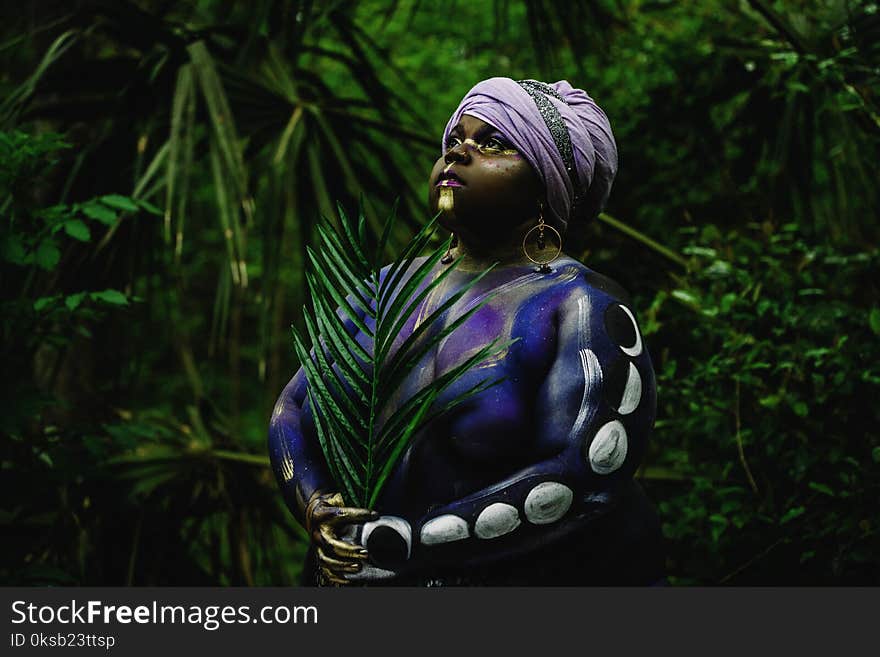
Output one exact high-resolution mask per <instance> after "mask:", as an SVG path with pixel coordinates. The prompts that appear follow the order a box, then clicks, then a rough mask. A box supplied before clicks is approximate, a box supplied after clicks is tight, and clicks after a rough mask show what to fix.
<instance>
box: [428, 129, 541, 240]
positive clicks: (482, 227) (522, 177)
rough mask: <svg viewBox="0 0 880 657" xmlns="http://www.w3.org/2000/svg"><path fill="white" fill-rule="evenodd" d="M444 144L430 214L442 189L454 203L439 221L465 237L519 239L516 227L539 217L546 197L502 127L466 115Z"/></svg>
mask: <svg viewBox="0 0 880 657" xmlns="http://www.w3.org/2000/svg"><path fill="white" fill-rule="evenodd" d="M446 148H447V151H446V153H445V154H444V155H443V156H442V157H440V158H439V159H438V160H437V162H436V163H435V164H434V168H433V170H432V171H431V176H430V178H429V181H428V203H429V206H430V208H431V212H432V213H436V212H437V209H438V202H439V199H440V193H441V190H442V189H443V188H448V189H449V190H451V192H452V195H453V207H452V209H451V210H449V211H445V212H443V214H442V215H441V217H440V224H441V225H442V226H443V227H444V228H446V229H447V230H450V231H452V232H454V233H456V234H457V235H459V236H461V237H462V238H463V239H465V241H468V240H473V241H476V242H477V243H481V242H482V243H487V242H486V241H487V240H488V243H494V242H498V241H499V240H500V239H504V238H507V237H514V238H516V239H519V238H520V236H518V235H512V232H513V229H516V228H518V227H521V226H522V225H523V224H524V223H526V222H528V221H529V220H530V219H533V218H535V217H537V214H538V209H537V208H538V199H539V197H541V196H543V190H542V189H541V185H540V182H539V181H538V177H537V176H536V175H535V173H534V172H533V171H532V167H531V166H530V165H529V163H528V162H527V161H526V159H525V158H524V157H523V156H522V155H521V154H520V153H519V152H517V151H516V149H515V148H514V147H513V145H511V143H510V142H509V141H508V140H507V138H506V137H505V136H504V135H503V134H502V133H501V132H500V131H498V130H496V129H495V128H494V127H493V126H491V125H489V124H488V123H486V122H485V121H482V120H481V119H478V118H475V117H473V116H470V115H467V114H465V115H463V116H462V117H461V121H459V123H458V125H457V126H455V127H454V128H453V129H452V131H451V132H450V133H449V137H448V139H447V143H446ZM446 193H448V192H446Z"/></svg>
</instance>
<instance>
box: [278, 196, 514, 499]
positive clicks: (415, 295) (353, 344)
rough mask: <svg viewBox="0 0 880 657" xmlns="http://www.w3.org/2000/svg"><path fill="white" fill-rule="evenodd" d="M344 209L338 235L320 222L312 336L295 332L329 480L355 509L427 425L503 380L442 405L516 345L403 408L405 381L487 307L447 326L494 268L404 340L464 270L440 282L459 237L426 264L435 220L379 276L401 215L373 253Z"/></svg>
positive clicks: (452, 375)
mask: <svg viewBox="0 0 880 657" xmlns="http://www.w3.org/2000/svg"><path fill="white" fill-rule="evenodd" d="M338 210H339V219H340V221H339V224H340V227H339V228H336V227H335V226H334V225H333V224H332V223H331V222H330V221H329V220H328V219H326V218H322V221H321V222H320V223H319V225H318V233H319V235H320V236H321V244H322V248H321V249H320V250H314V249H311V248H310V249H308V257H309V260H310V266H311V267H310V271H309V272H308V273H307V274H306V281H307V283H308V286H309V292H310V294H311V300H312V305H311V308H308V307H306V308H304V309H303V314H304V323H305V334H302V333H301V332H299V331H297V330H296V329H294V346H295V349H296V353H297V356H298V358H299V360H300V362H301V363H302V366H303V368H304V369H305V372H306V377H307V379H308V382H309V390H308V395H309V403H310V404H311V405H312V408H313V410H314V413H313V414H314V418H315V429H316V433H317V436H318V442H319V443H320V445H321V449H322V450H323V452H324V456H325V458H326V460H327V464H328V466H329V468H330V472H331V474H332V476H333V478H334V479H335V480H336V483H337V484H338V485H339V487H340V488H341V490H342V491H343V494H344V496H345V497H346V499H347V500H348V502H349V503H352V504H357V505H359V506H363V507H368V508H371V507H373V505H374V504H375V503H376V500H377V499H378V496H379V493H380V491H381V489H382V486H383V485H384V484H385V482H386V481H387V479H388V477H389V476H390V475H391V472H392V471H393V468H394V466H395V464H396V463H397V462H398V460H399V459H400V457H401V456H402V454H403V453H404V451H405V450H406V448H407V446H408V445H410V443H411V441H412V440H413V438H414V437H415V436H416V434H418V432H419V431H420V430H421V429H422V428H423V427H425V426H426V425H427V423H429V422H431V421H433V420H435V419H436V418H437V417H438V416H440V415H442V414H443V413H445V412H447V411H449V410H450V409H452V408H453V407H455V406H457V405H459V404H461V403H463V402H464V401H466V400H467V399H469V398H471V397H473V396H474V395H476V394H479V393H480V392H482V391H484V390H486V389H487V388H489V387H491V386H493V385H495V384H496V383H498V382H499V381H500V380H499V379H496V380H483V381H480V382H479V383H477V384H476V385H473V386H471V387H470V388H468V389H467V390H465V391H464V392H461V393H460V394H458V395H456V396H454V397H453V398H452V399H450V400H444V401H443V403H442V404H438V403H437V402H438V399H439V398H440V395H441V394H442V393H443V392H444V391H445V390H446V389H447V388H449V386H451V385H452V384H453V383H455V382H456V381H457V380H459V379H460V378H461V377H462V376H463V375H464V374H465V373H466V372H467V371H469V370H470V369H471V368H473V367H475V366H476V365H478V364H479V363H481V362H483V361H485V360H486V359H487V358H490V357H492V356H494V355H497V354H498V353H500V352H501V351H502V350H504V349H506V348H507V347H509V346H510V342H509V341H501V340H494V341H492V342H490V343H488V344H486V345H485V346H483V347H482V348H481V349H479V350H477V351H476V352H475V353H474V354H473V355H471V356H470V357H468V358H466V359H465V360H464V361H462V362H461V363H458V364H457V365H456V366H455V367H453V368H451V369H449V370H448V371H446V372H444V373H443V374H442V375H441V376H439V377H437V378H436V379H435V380H434V381H433V382H431V383H430V384H429V385H427V386H425V387H424V388H422V389H420V390H417V391H416V392H415V393H414V394H413V395H412V396H410V397H409V398H408V399H405V400H404V401H402V402H400V401H399V400H398V395H397V393H398V390H399V389H400V386H401V385H402V384H403V382H404V380H405V379H406V376H407V375H408V374H409V373H410V372H411V371H412V370H413V368H414V367H416V366H417V364H418V363H419V362H420V361H421V360H422V359H423V358H424V357H425V356H427V355H428V354H429V353H430V352H431V350H433V349H435V348H436V347H437V346H438V345H439V344H440V342H441V341H442V340H444V339H445V338H446V337H447V336H448V335H450V334H451V333H452V332H453V331H455V330H456V329H457V328H458V327H459V326H461V325H462V324H464V322H465V321H467V319H468V318H470V317H471V316H472V315H473V314H474V313H476V312H477V311H478V310H479V309H480V308H481V307H482V306H483V305H484V304H485V303H486V301H488V299H486V300H484V301H483V302H482V303H480V304H476V305H474V307H473V308H470V309H469V310H468V311H467V312H465V313H463V314H461V315H460V316H458V317H456V318H455V319H453V320H452V321H448V322H444V319H445V318H446V317H447V315H448V312H449V310H450V309H451V308H452V307H453V306H454V305H455V304H456V302H458V301H459V300H460V299H461V298H462V296H464V294H466V293H467V292H468V290H470V289H471V288H472V287H473V286H474V285H475V284H476V283H477V282H479V280H480V279H482V277H483V276H485V274H487V273H488V272H489V271H490V270H491V267H490V268H489V269H487V270H486V271H484V272H482V273H481V274H479V275H478V276H475V277H474V278H473V279H472V280H471V281H470V282H468V283H467V284H466V285H463V286H462V287H461V288H460V289H458V290H457V291H456V292H455V293H454V294H453V295H452V296H450V297H449V299H447V300H446V301H444V302H443V303H442V304H441V305H440V306H439V307H438V308H436V309H434V310H432V311H431V312H430V313H428V314H427V315H426V317H425V319H424V320H423V321H422V322H421V323H420V324H419V326H418V327H417V328H416V329H415V330H413V332H412V333H411V334H410V335H408V336H407V337H406V338H405V339H402V340H401V339H400V336H401V332H402V330H403V328H404V326H405V324H406V322H407V320H408V319H410V318H411V317H412V316H413V315H414V314H415V313H416V312H418V311H419V310H420V309H421V308H422V306H423V305H424V304H425V303H426V299H427V298H428V297H429V295H430V294H431V292H433V291H435V290H436V289H437V288H438V286H439V285H441V284H442V283H443V282H444V281H445V280H446V279H447V277H448V276H449V274H450V273H451V272H452V270H453V269H454V267H455V265H456V264H457V263H458V261H455V262H453V263H452V264H451V265H450V266H449V267H447V268H445V269H444V270H443V271H442V272H441V273H440V274H439V275H436V276H433V272H434V270H435V266H436V265H437V263H438V261H439V260H440V258H441V257H442V256H443V253H444V252H445V251H446V250H447V249H448V247H449V244H450V242H451V239H452V238H451V237H450V238H449V239H447V240H446V241H445V242H444V243H443V244H441V245H440V247H439V248H436V249H434V250H431V251H429V252H428V254H427V255H426V256H425V257H424V258H420V257H419V256H420V255H421V254H422V253H423V252H424V251H425V250H426V249H427V248H428V246H429V244H430V242H431V240H432V237H433V235H434V232H435V229H436V219H434V220H432V221H431V222H429V223H428V224H427V225H426V226H424V227H423V228H422V229H421V231H419V233H418V234H417V235H416V236H415V237H414V238H413V239H412V240H411V241H410V242H409V244H407V245H406V246H405V247H404V248H403V249H402V251H401V255H400V256H399V257H398V258H397V259H396V260H394V261H393V262H392V263H391V264H390V265H388V267H387V269H386V271H385V272H384V275H380V272H381V270H382V263H383V258H384V253H385V249H386V246H387V245H388V241H389V239H390V236H391V234H392V232H393V230H392V229H393V227H394V224H395V221H396V211H395V210H392V212H391V214H390V215H389V217H388V219H387V220H386V221H385V223H384V227H383V230H382V233H381V237H380V238H379V242H378V244H377V245H376V247H375V248H374V249H368V248H367V247H366V244H365V240H364V239H363V237H364V235H365V234H366V226H365V224H366V219H365V217H364V214H363V211H361V212H359V216H358V219H357V222H356V223H355V222H353V221H352V220H350V219H349V218H348V216H347V215H346V214H345V212H344V211H343V209H342V208H341V207H339V208H338ZM432 276H433V277H432ZM443 324H445V325H443ZM441 326H442V328H441ZM432 328H435V330H431V329H432ZM358 334H360V335H361V336H363V337H366V338H367V340H365V341H364V342H366V345H365V344H363V343H361V342H358V340H357V339H356V336H357V335H358ZM308 345H311V347H312V348H311V350H310V349H309V347H308Z"/></svg>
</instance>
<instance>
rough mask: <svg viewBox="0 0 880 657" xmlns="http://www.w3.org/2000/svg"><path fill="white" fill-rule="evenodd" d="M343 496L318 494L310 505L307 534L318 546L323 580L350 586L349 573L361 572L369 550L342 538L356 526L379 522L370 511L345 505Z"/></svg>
mask: <svg viewBox="0 0 880 657" xmlns="http://www.w3.org/2000/svg"><path fill="white" fill-rule="evenodd" d="M344 504H345V503H344V501H343V499H342V495H341V494H340V493H321V492H317V493H315V494H314V495H313V496H312V498H311V499H310V500H309V503H308V506H306V514H305V516H306V531H307V532H308V534H309V536H310V538H311V540H312V542H313V543H314V544H315V547H316V552H317V559H318V568H319V571H320V575H321V577H322V578H323V579H324V580H326V581H328V582H330V583H332V584H348V583H349V582H348V580H347V579H346V578H345V574H346V573H357V572H359V571H360V570H361V568H362V567H363V563H364V562H365V561H367V559H368V557H369V554H368V553H367V550H366V549H364V548H363V547H361V546H360V545H358V544H355V543H350V542H347V541H345V540H343V539H342V537H341V535H342V534H343V532H344V531H345V530H346V528H347V527H349V526H350V525H353V524H358V523H361V524H362V523H365V522H369V521H371V520H376V519H377V518H378V517H379V514H378V513H376V512H375V511H370V510H369V509H360V508H357V507H348V506H344Z"/></svg>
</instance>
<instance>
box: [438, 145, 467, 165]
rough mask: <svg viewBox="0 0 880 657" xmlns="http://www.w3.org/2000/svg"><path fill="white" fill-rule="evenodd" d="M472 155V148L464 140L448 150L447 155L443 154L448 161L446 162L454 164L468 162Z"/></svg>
mask: <svg viewBox="0 0 880 657" xmlns="http://www.w3.org/2000/svg"><path fill="white" fill-rule="evenodd" d="M470 157H471V152H470V149H469V148H468V147H467V145H466V144H465V143H464V142H462V143H460V144H456V145H455V146H453V147H452V148H450V149H449V150H448V151H446V155H444V156H443V159H444V160H445V161H446V164H452V163H453V162H467V161H468V160H469V159H470Z"/></svg>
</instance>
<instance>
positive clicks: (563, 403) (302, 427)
mask: <svg viewBox="0 0 880 657" xmlns="http://www.w3.org/2000/svg"><path fill="white" fill-rule="evenodd" d="M616 168H617V149H616V145H615V142H614V137H613V135H612V133H611V128H610V125H609V123H608V119H607V118H606V116H605V114H604V112H602V110H601V109H600V108H599V107H598V106H597V105H596V104H595V102H594V101H593V100H592V99H591V98H590V97H589V96H588V95H587V94H586V93H585V92H583V91H582V90H579V89H574V88H572V87H571V85H569V84H568V83H567V82H564V81H562V82H557V83H555V84H552V85H547V84H544V83H540V82H537V81H534V80H523V81H518V82H517V81H514V80H511V79H508V78H492V79H489V80H485V81H483V82H481V83H479V84H477V85H476V86H475V87H474V88H473V89H471V91H470V92H469V93H468V94H467V95H466V96H465V97H464V99H463V100H462V102H461V104H460V106H459V107H458V109H457V110H456V111H455V113H454V114H453V116H452V117H451V119H450V120H449V123H448V125H447V126H446V130H445V131H444V136H443V147H442V155H441V157H440V158H439V159H438V160H437V162H436V164H435V165H434V168H433V171H432V172H431V176H430V180H429V203H430V207H431V210H432V212H436V211H438V210H440V211H442V216H441V219H440V222H441V224H442V225H443V226H444V227H445V228H447V229H448V230H450V231H452V232H453V233H454V234H455V236H456V242H455V243H456V246H455V247H454V249H453V250H452V252H451V253H449V254H447V255H448V257H444V259H443V260H442V261H441V263H440V264H438V266H437V273H439V271H440V270H441V268H442V267H446V266H449V262H451V261H452V259H453V257H459V258H460V261H459V264H458V266H457V268H456V269H455V271H453V272H452V274H451V275H450V276H449V277H448V278H447V284H446V285H445V286H439V287H438V288H437V291H436V294H433V293H432V294H431V295H429V297H428V298H427V299H426V300H425V302H424V305H423V307H422V308H421V309H420V311H419V312H417V313H415V315H414V316H413V317H412V318H411V320H410V322H409V323H408V325H407V326H406V327H404V330H403V332H402V336H406V335H408V334H409V333H411V332H412V330H413V329H414V328H415V327H416V326H417V325H418V322H419V321H420V318H422V317H424V316H426V315H427V314H428V313H430V312H431V310H432V309H435V308H437V307H438V306H439V305H440V304H442V303H443V301H444V299H446V298H448V297H449V296H451V295H452V294H453V293H454V292H455V290H456V289H458V288H459V287H460V286H461V285H463V284H464V283H465V282H467V281H469V280H472V278H473V277H474V276H476V274H477V272H481V271H483V270H484V269H485V268H487V267H488V266H489V265H491V264H492V263H498V264H497V266H496V267H495V269H493V270H492V272H491V273H490V274H489V275H487V276H486V277H485V278H483V279H482V280H481V281H480V282H479V283H478V284H477V285H476V286H475V287H474V288H473V289H472V290H470V291H469V292H468V293H467V294H466V295H465V297H463V298H462V299H461V300H460V301H459V302H458V303H457V304H456V305H455V306H453V308H452V309H451V310H450V311H449V317H450V318H454V317H455V316H458V315H460V314H461V313H463V312H465V311H466V310H467V309H468V308H470V307H473V306H474V305H475V304H477V303H479V302H481V301H486V299H487V298H488V299H489V300H488V302H487V303H486V304H485V305H484V306H483V307H482V308H481V309H480V310H479V311H478V312H477V313H476V314H475V315H474V316H473V317H471V318H470V319H469V320H468V321H467V322H466V323H465V324H463V325H462V326H461V327H459V328H458V329H456V330H455V331H454V332H453V333H452V334H451V335H450V336H449V337H448V338H446V340H445V341H444V342H442V343H441V344H440V345H439V347H438V348H437V349H436V350H435V352H433V353H431V354H429V355H428V356H427V357H426V359H425V361H424V362H423V363H422V366H421V367H418V368H415V369H414V370H413V371H412V372H411V373H410V375H409V378H408V379H407V381H406V382H405V383H404V384H403V386H402V389H401V399H403V400H405V399H407V398H408V397H409V396H410V395H411V394H413V393H414V392H415V391H417V390H419V389H420V388H422V387H423V386H424V385H425V383H426V382H428V381H430V380H431V379H432V378H434V377H436V376H439V375H440V374H442V373H443V372H444V371H447V370H448V369H449V368H451V367H453V366H454V365H455V364H456V363H459V362H462V360H463V359H464V358H466V357H467V356H468V355H469V354H472V353H474V352H475V351H476V350H477V349H479V348H480V347H482V346H483V345H485V344H486V343H488V342H489V341H491V340H493V339H495V338H498V337H501V338H503V339H513V340H515V342H513V343H512V344H511V346H509V347H508V348H507V349H506V350H505V351H504V352H503V353H501V354H500V355H498V356H497V357H494V358H492V359H490V360H489V361H487V362H484V363H482V364H481V365H480V366H478V367H477V368H475V369H474V370H472V371H470V372H468V374H467V375H465V376H464V377H463V378H462V379H461V380H459V381H458V382H457V383H456V384H455V385H454V386H453V387H452V388H451V389H449V390H448V391H447V393H446V394H448V395H449V397H450V398H452V397H454V396H455V395H456V394H458V392H460V391H461V390H465V389H467V388H468V387H470V386H472V385H474V384H475V383H476V382H478V381H480V380H483V379H486V378H487V377H491V378H492V379H495V378H500V379H502V381H501V383H499V384H498V385H495V386H494V387H491V388H489V389H488V390H485V391H483V392H482V393H480V394H479V395H478V396H477V397H475V398H473V399H471V400H470V401H469V402H468V403H466V404H463V405H461V406H458V407H456V408H455V409H454V410H453V411H452V412H450V413H449V414H447V415H446V416H444V417H443V418H442V419H440V420H438V421H435V422H434V423H432V424H431V425H429V426H428V427H427V428H426V429H424V430H423V431H422V432H421V433H420V434H419V435H418V436H417V437H416V439H415V440H414V441H413V443H412V444H411V445H410V447H409V448H408V449H407V451H406V452H405V454H404V456H403V458H402V460H401V461H400V463H399V464H398V466H397V467H396V469H395V471H394V474H393V475H392V477H391V479H390V480H389V483H388V484H387V487H386V488H385V490H384V491H383V493H382V495H381V498H380V500H379V503H378V504H377V508H376V510H375V511H369V510H365V509H356V508H350V507H346V506H344V502H343V500H342V497H341V495H340V494H339V493H338V492H337V491H336V490H334V486H333V483H332V481H331V479H330V477H329V475H328V474H327V468H326V465H325V463H324V460H323V456H322V454H321V450H320V448H319V446H318V444H317V440H316V438H315V435H314V425H313V423H312V421H311V419H310V418H311V415H310V414H311V409H310V407H309V405H308V403H307V401H306V380H305V376H304V374H303V372H302V371H300V372H298V373H297V374H296V375H295V376H294V377H293V379H292V380H291V381H290V383H289V384H288V385H287V387H286V388H285V389H284V391H283V392H282V394H281V397H280V398H279V401H278V404H277V405H276V409H275V412H274V414H273V419H272V423H271V428H270V437H269V444H270V452H271V455H272V462H273V466H274V469H275V472H276V476H277V477H278V481H279V483H280V485H281V488H282V490H283V492H284V494H285V498H286V500H287V502H288V505H289V506H290V508H291V510H292V511H293V513H294V515H295V516H296V517H297V519H298V520H299V521H300V522H301V523H302V524H303V525H304V526H305V527H306V529H307V531H308V533H309V535H310V536H311V537H312V540H313V545H312V550H311V552H310V558H311V559H312V560H313V561H314V564H315V566H316V569H313V568H312V567H307V569H306V571H305V572H306V576H307V577H309V576H311V575H312V574H313V573H315V572H316V573H318V575H319V577H318V579H319V581H322V582H331V583H336V584H344V583H348V582H351V581H368V582H372V583H385V584H408V585H413V584H414V585H450V584H470V585H477V584H485V585H502V584H509V585H523V584H541V585H566V584H578V585H584V584H651V583H654V582H656V581H658V580H661V579H662V576H663V559H662V556H661V552H662V550H661V547H660V533H659V524H658V521H657V518H656V515H655V513H654V511H653V509H652V508H651V506H650V504H649V503H648V502H647V500H646V499H645V497H644V495H643V494H642V492H641V490H640V488H639V487H638V486H637V484H636V483H635V482H634V481H633V478H632V477H633V473H634V472H635V470H636V468H637V467H638V465H639V463H640V461H641V459H642V457H643V455H644V452H645V446H646V442H647V438H648V435H649V433H650V431H651V428H652V425H653V421H654V414H655V408H656V400H655V387H654V375H653V370H652V366H651V361H650V357H649V356H648V352H647V349H646V348H645V344H644V342H643V340H642V337H641V334H640V332H639V330H638V326H637V324H636V320H635V317H634V315H633V310H632V308H631V305H630V303H629V301H628V300H627V297H626V294H625V292H623V290H622V289H621V288H620V287H619V286H617V285H616V284H615V283H614V282H612V281H610V280H609V279H607V278H604V277H602V276H600V275H599V274H597V273H595V272H593V271H591V270H590V269H588V268H587V267H585V266H584V265H583V264H581V263H580V262H578V261H576V260H574V259H573V258H571V257H569V256H567V255H565V254H564V253H563V252H562V248H561V246H562V244H561V243H562V240H563V239H564V236H565V235H566V232H567V231H569V232H570V231H576V230H580V226H581V225H582V223H583V222H584V221H587V220H590V219H592V218H594V217H595V215H596V214H598V212H599V211H600V209H601V208H602V206H603V205H604V203H605V201H606V199H607V198H608V194H609V191H610V188H611V183H612V181H613V178H614V175H615V173H616ZM557 252H558V256H559V257H556V258H555V259H553V258H552V255H554V254H556V253H557ZM548 253H549V256H548V255H547V254H548ZM490 294H491V295H492V296H491V297H490V296H489V295H490ZM450 321H451V319H450ZM442 401H443V400H442V399H441V400H440V403H442Z"/></svg>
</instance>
